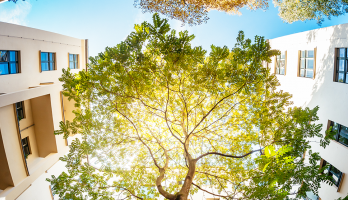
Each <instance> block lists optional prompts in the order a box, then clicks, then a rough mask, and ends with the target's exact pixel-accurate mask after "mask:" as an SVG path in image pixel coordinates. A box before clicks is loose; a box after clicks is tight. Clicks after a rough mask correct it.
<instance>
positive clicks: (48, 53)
mask: <svg viewBox="0 0 348 200" xmlns="http://www.w3.org/2000/svg"><path fill="white" fill-rule="evenodd" d="M43 53H47V61H44V62H43V61H42V54H43ZM50 54H53V57H52V58H53V59H54V60H53V61H51V60H50ZM39 61H40V65H39V68H40V73H41V72H47V71H55V70H57V58H56V52H48V51H41V50H40V51H39ZM42 63H47V64H48V70H43V69H42ZM51 63H52V64H53V65H54V66H53V69H50V64H51Z"/></svg>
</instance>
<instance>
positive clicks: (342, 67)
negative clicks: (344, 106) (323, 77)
mask: <svg viewBox="0 0 348 200" xmlns="http://www.w3.org/2000/svg"><path fill="white" fill-rule="evenodd" d="M336 55H337V56H336V67H335V69H336V70H335V78H334V81H336V82H341V83H348V77H347V73H348V71H347V60H348V58H347V48H340V49H336Z"/></svg>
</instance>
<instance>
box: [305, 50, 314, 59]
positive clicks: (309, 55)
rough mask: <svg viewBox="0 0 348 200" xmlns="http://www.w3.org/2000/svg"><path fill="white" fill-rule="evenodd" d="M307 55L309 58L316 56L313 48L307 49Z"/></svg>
mask: <svg viewBox="0 0 348 200" xmlns="http://www.w3.org/2000/svg"><path fill="white" fill-rule="evenodd" d="M306 57H307V58H314V51H313V50H311V51H307V55H306Z"/></svg>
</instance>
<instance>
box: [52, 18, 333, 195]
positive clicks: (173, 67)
mask: <svg viewBox="0 0 348 200" xmlns="http://www.w3.org/2000/svg"><path fill="white" fill-rule="evenodd" d="M193 39H194V35H189V34H188V32H187V31H184V32H179V33H177V32H176V31H175V30H171V29H170V27H169V24H168V22H167V20H166V19H161V18H160V17H159V16H158V15H157V14H155V15H154V16H153V24H150V23H147V22H143V23H142V24H140V25H135V31H134V32H132V33H131V34H130V35H129V36H128V37H127V39H126V40H125V41H123V42H121V43H120V44H118V45H116V46H115V47H107V48H106V49H105V52H103V53H100V54H99V56H96V57H94V58H90V61H91V64H90V65H89V66H88V71H80V72H79V73H78V74H73V73H71V72H70V70H69V69H68V70H67V71H66V70H63V76H62V78H61V79H60V80H61V81H63V82H64V84H63V87H64V91H63V94H64V95H66V96H68V98H69V99H71V100H74V101H75V102H76V106H77V107H78V109H76V111H75V115H76V118H75V119H74V121H73V122H66V123H63V122H62V123H61V130H59V131H56V134H64V137H65V138H67V137H68V136H70V135H72V134H75V133H80V134H81V135H82V140H79V139H76V140H74V141H73V142H72V144H71V146H70V152H69V155H67V156H64V158H62V159H61V160H62V161H65V162H67V170H68V172H67V173H63V174H61V175H60V176H59V177H55V176H52V178H51V179H48V181H49V182H50V183H51V185H52V186H53V190H54V191H55V193H56V194H59V196H60V198H63V199H64V198H65V199H85V198H86V197H87V196H89V197H92V198H93V199H112V194H114V195H115V194H118V195H121V196H122V195H123V196H122V198H129V199H130V198H132V197H133V198H134V197H136V198H139V199H158V198H159V197H160V196H163V197H165V198H166V199H171V200H174V199H181V200H186V199H187V198H188V196H189V195H191V194H194V193H196V192H197V191H198V190H203V191H206V192H208V193H211V192H209V191H208V190H206V189H205V188H207V187H209V188H215V189H216V191H217V192H216V193H215V195H216V196H220V197H221V198H225V199H236V198H242V197H243V198H244V199H284V197H286V196H287V195H289V194H290V190H291V187H292V186H293V185H294V184H298V185H300V184H302V187H301V189H300V190H299V191H298V192H299V193H298V195H299V196H300V195H305V191H308V190H313V191H317V189H318V187H319V183H320V182H321V181H325V180H327V177H326V176H324V175H321V174H319V173H318V172H319V166H318V161H319V159H320V157H319V156H318V154H317V153H312V152H311V151H309V150H310V148H311V146H310V143H309V139H311V138H312V140H313V138H314V137H318V138H321V137H322V136H321V134H320V131H321V127H322V125H317V124H315V123H314V122H315V121H316V120H318V117H317V111H318V108H317V107H316V108H314V109H309V108H306V109H301V108H296V107H295V108H289V109H287V110H286V109H285V108H286V107H289V106H291V102H290V98H291V95H290V94H288V93H284V92H282V91H277V86H279V82H278V80H277V79H276V76H275V75H273V74H271V73H270V70H269V69H268V68H265V67H264V66H263V62H270V61H271V60H270V58H271V57H272V56H275V55H279V51H277V50H271V47H270V46H269V44H268V42H267V41H266V40H265V39H264V38H263V37H259V36H256V37H255V39H254V42H252V41H251V40H250V39H245V38H244V33H243V32H242V31H241V32H239V35H238V38H237V43H236V45H235V47H234V48H233V49H232V50H231V51H230V50H229V49H228V48H227V47H226V46H224V47H217V46H214V45H212V46H211V51H210V53H209V54H208V55H207V51H206V50H204V49H202V47H200V46H198V47H192V46H191V44H190V42H191V41H192V40H193ZM328 142H329V137H326V138H324V139H321V144H322V146H325V145H327V144H328ZM307 150H308V151H309V157H308V159H309V160H310V162H309V164H305V163H304V160H303V158H302V156H303V153H304V152H305V151H307Z"/></svg>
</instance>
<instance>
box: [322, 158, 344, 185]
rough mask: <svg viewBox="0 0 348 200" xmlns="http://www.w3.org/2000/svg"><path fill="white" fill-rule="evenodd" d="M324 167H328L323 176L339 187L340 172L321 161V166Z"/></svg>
mask: <svg viewBox="0 0 348 200" xmlns="http://www.w3.org/2000/svg"><path fill="white" fill-rule="evenodd" d="M324 166H327V167H328V168H327V169H325V171H324V174H327V175H328V176H330V177H331V181H332V183H333V184H334V185H336V186H337V187H339V185H340V183H341V180H342V172H341V171H340V170H338V169H337V168H336V167H334V166H333V165H331V164H330V163H328V162H327V161H325V160H323V164H322V167H324Z"/></svg>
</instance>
